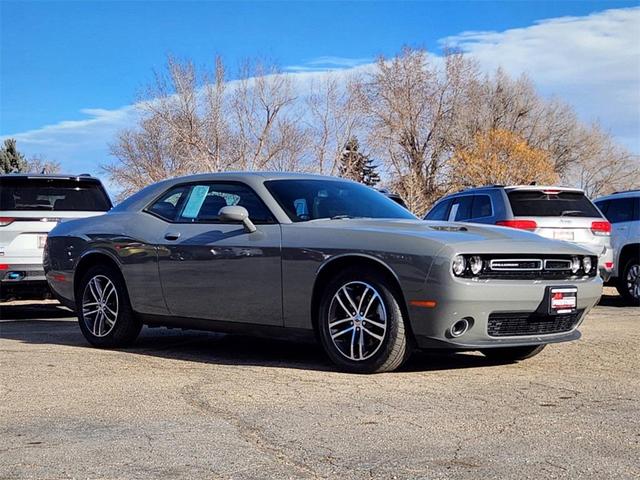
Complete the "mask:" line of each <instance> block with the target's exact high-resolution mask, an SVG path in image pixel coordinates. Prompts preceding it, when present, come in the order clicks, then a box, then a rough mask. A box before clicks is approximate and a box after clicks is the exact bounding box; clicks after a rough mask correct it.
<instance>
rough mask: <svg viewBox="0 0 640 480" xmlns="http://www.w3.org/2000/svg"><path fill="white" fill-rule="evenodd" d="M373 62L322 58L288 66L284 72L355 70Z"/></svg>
mask: <svg viewBox="0 0 640 480" xmlns="http://www.w3.org/2000/svg"><path fill="white" fill-rule="evenodd" d="M372 61H373V59H371V58H347V57H335V56H322V57H317V58H314V59H312V60H309V61H308V62H305V63H303V64H302V65H288V66H286V67H284V70H285V71H287V72H326V71H331V70H340V69H345V68H353V67H357V66H360V65H365V64H368V63H371V62H372Z"/></svg>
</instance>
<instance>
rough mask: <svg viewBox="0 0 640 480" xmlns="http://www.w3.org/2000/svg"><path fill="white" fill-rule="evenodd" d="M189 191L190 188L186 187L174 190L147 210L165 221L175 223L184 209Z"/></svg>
mask: <svg viewBox="0 0 640 480" xmlns="http://www.w3.org/2000/svg"><path fill="white" fill-rule="evenodd" d="M188 190H189V188H188V187H186V186H184V185H181V186H179V187H174V188H172V189H171V190H169V191H168V192H166V193H165V194H164V195H162V197H160V198H159V199H158V200H156V201H155V202H154V203H153V204H152V205H151V206H150V207H149V208H147V211H148V212H150V213H153V214H154V215H156V216H158V217H160V218H162V219H164V220H167V221H169V222H173V221H174V220H175V219H176V216H177V215H178V212H179V211H180V208H181V207H182V203H183V202H184V199H185V197H186V192H187V191H188Z"/></svg>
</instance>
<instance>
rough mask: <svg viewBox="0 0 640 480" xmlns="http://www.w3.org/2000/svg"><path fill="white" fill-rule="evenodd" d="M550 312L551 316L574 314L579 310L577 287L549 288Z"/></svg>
mask: <svg viewBox="0 0 640 480" xmlns="http://www.w3.org/2000/svg"><path fill="white" fill-rule="evenodd" d="M547 298H548V299H549V304H548V306H549V308H548V312H549V314H550V315H559V314H565V313H574V312H575V311H576V309H577V308H578V289H577V288H576V287H549V290H548V295H547Z"/></svg>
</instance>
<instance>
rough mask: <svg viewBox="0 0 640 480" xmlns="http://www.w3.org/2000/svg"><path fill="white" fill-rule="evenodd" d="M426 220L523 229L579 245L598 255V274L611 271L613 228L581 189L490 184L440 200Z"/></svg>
mask: <svg viewBox="0 0 640 480" xmlns="http://www.w3.org/2000/svg"><path fill="white" fill-rule="evenodd" d="M424 218H425V220H445V221H447V220H448V221H458V222H472V223H486V224H492V225H502V226H505V227H513V228H521V229H524V230H529V231H531V232H534V233H537V234H538V235H541V236H543V237H547V238H553V239H556V240H564V241H567V242H571V243H575V244H577V245H579V246H581V247H584V248H586V249H587V250H589V251H590V252H592V253H593V254H595V255H598V258H599V261H598V265H599V269H600V275H601V276H602V278H603V279H604V280H608V278H609V277H610V276H611V272H612V270H613V251H612V249H611V237H610V235H611V224H610V223H609V222H608V221H607V220H606V218H604V217H603V215H602V213H601V212H600V211H599V210H598V209H597V208H596V207H595V206H594V204H593V203H591V201H590V200H589V199H588V198H587V197H586V195H585V194H584V192H583V191H582V190H580V189H577V188H568V187H548V186H538V185H517V186H503V185H491V186H486V187H478V188H470V189H467V190H462V191H460V192H458V193H454V194H451V195H447V196H446V197H443V198H441V199H440V200H438V201H437V202H436V203H435V204H434V206H433V207H432V208H431V210H430V211H429V212H428V213H427V215H426V216H425V217H424Z"/></svg>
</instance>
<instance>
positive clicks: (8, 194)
mask: <svg viewBox="0 0 640 480" xmlns="http://www.w3.org/2000/svg"><path fill="white" fill-rule="evenodd" d="M110 208H111V201H110V200H109V196H108V195H107V193H106V192H105V190H104V188H103V186H102V184H101V183H100V181H99V180H98V179H96V178H93V177H91V176H88V175H80V176H69V175H20V174H11V175H0V300H8V299H11V298H43V297H45V296H46V295H47V294H48V293H49V288H48V286H47V282H46V279H45V276H44V270H43V268H42V251H43V248H44V245H45V241H46V239H47V234H48V233H49V231H50V230H51V229H52V228H53V227H55V226H56V225H57V224H58V223H59V222H62V221H65V220H69V219H73V218H80V217H88V216H93V215H100V214H102V213H104V212H106V211H107V210H109V209H110Z"/></svg>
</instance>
